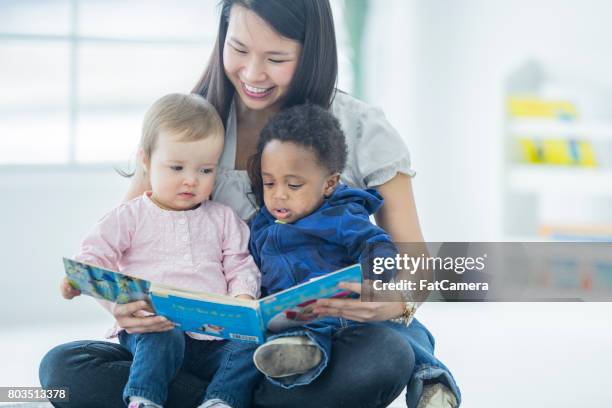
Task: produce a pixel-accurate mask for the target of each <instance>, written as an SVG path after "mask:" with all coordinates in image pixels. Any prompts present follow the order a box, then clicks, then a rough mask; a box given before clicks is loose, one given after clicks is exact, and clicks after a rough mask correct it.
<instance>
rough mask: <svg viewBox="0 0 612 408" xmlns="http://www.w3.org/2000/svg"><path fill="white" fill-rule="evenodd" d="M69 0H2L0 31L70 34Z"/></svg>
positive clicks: (0, 2)
mask: <svg viewBox="0 0 612 408" xmlns="http://www.w3.org/2000/svg"><path fill="white" fill-rule="evenodd" d="M69 23H70V2H69V1H68V0H0V33H3V34H4V33H11V34H54V35H68V34H69V32H70V25H69Z"/></svg>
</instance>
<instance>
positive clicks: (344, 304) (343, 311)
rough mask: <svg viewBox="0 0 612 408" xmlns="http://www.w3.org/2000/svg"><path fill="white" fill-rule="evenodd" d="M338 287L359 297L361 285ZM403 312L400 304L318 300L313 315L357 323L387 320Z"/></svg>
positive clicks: (402, 305)
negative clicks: (341, 318)
mask: <svg viewBox="0 0 612 408" xmlns="http://www.w3.org/2000/svg"><path fill="white" fill-rule="evenodd" d="M338 287H340V288H342V289H347V290H350V291H351V292H354V293H357V294H359V295H361V284H360V283H355V282H341V283H340V284H339V285H338ZM403 311H404V304H403V303H402V302H362V301H361V300H360V299H319V300H317V303H316V306H315V308H314V313H315V314H318V315H319V317H324V316H334V317H343V318H345V319H349V320H355V321H357V322H375V321H382V320H389V319H392V318H395V317H398V316H401V314H402V313H403Z"/></svg>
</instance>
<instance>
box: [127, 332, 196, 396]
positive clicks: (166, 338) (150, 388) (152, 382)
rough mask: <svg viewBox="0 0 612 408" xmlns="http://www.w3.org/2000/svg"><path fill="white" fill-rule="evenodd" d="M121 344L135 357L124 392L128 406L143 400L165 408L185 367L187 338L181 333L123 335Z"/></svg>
mask: <svg viewBox="0 0 612 408" xmlns="http://www.w3.org/2000/svg"><path fill="white" fill-rule="evenodd" d="M119 342H120V343H121V345H122V346H123V347H125V348H126V349H128V350H129V351H130V352H131V353H132V356H133V362H132V368H131V369H130V376H129V378H128V382H127V384H126V386H125V388H124V389H123V400H124V401H125V403H126V405H127V404H128V403H129V399H130V397H142V398H146V399H148V400H150V401H153V402H154V403H156V404H159V405H163V404H164V403H165V402H166V399H167V398H168V386H169V385H170V383H171V382H172V380H173V379H174V376H175V375H176V373H177V372H178V370H179V368H180V367H181V365H182V364H183V355H184V353H185V335H184V334H183V332H182V331H180V330H179V329H174V330H170V331H165V332H158V333H144V334H128V333H127V332H125V331H122V332H120V333H119Z"/></svg>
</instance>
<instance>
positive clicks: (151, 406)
mask: <svg viewBox="0 0 612 408" xmlns="http://www.w3.org/2000/svg"><path fill="white" fill-rule="evenodd" d="M128 408H163V407H162V406H161V405H158V404H156V403H154V402H153V401H149V400H148V399H146V398H142V397H130V403H129V404H128Z"/></svg>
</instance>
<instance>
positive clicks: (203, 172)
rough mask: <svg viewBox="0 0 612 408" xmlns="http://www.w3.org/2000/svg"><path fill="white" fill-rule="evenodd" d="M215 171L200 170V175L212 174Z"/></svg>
mask: <svg viewBox="0 0 612 408" xmlns="http://www.w3.org/2000/svg"><path fill="white" fill-rule="evenodd" d="M214 171H215V170H214V169H200V173H202V174H212V173H213V172H214Z"/></svg>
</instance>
